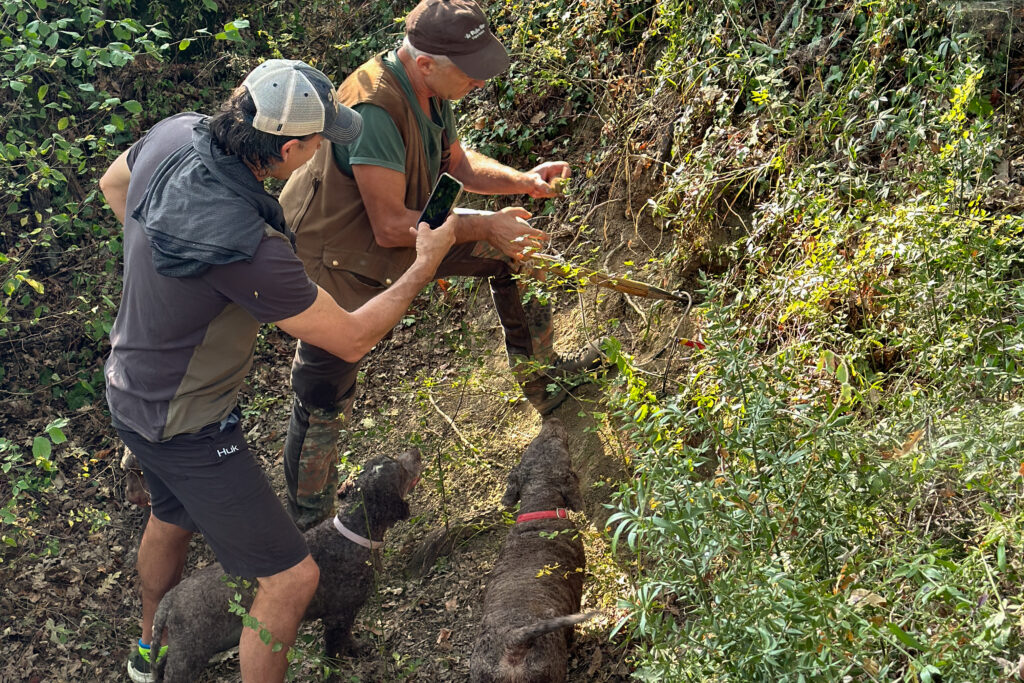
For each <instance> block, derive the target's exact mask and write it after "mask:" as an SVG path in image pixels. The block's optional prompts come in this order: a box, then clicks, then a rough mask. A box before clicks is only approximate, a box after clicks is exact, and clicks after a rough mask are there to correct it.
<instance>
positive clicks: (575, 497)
mask: <svg viewBox="0 0 1024 683" xmlns="http://www.w3.org/2000/svg"><path fill="white" fill-rule="evenodd" d="M561 493H562V497H563V498H565V505H566V507H568V508H569V509H570V510H582V509H583V494H582V493H581V492H580V478H579V477H577V476H576V473H575V472H573V471H572V470H570V471H569V473H568V474H567V475H566V476H565V479H563V480H562V491H561Z"/></svg>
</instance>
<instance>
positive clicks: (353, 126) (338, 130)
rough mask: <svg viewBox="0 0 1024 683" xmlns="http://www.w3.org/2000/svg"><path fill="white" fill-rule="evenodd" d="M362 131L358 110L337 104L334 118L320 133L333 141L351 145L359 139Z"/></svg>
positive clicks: (361, 121) (361, 119)
mask: <svg viewBox="0 0 1024 683" xmlns="http://www.w3.org/2000/svg"><path fill="white" fill-rule="evenodd" d="M362 132H363V117H362V116H360V115H359V112H357V111H354V110H352V109H349V108H348V107H346V106H345V105H343V104H339V105H338V112H337V114H336V115H335V117H334V120H333V121H331V122H329V123H328V124H327V125H326V126H325V127H324V129H323V130H322V131H321V132H320V134H321V135H323V136H324V137H325V138H327V139H328V140H330V141H331V142H333V143H336V144H339V145H351V144H352V143H353V142H355V141H356V140H358V139H359V136H360V135H361V134H362Z"/></svg>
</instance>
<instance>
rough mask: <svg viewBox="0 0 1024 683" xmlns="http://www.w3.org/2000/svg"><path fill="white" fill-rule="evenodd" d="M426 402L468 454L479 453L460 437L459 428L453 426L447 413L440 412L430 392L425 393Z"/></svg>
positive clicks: (453, 422) (453, 423) (478, 450)
mask: <svg viewBox="0 0 1024 683" xmlns="http://www.w3.org/2000/svg"><path fill="white" fill-rule="evenodd" d="M427 400H428V401H430V405H432V406H434V410H436V411H437V413H438V415H440V416H441V417H443V418H444V421H445V422H447V423H448V426H449V427H451V428H452V431H453V432H454V433H455V436H456V437H458V439H459V441H460V442H461V443H462V445H463V447H465V449H466V450H467V451H469V452H470V453H480V449H479V448H477V447H476V446H474V445H473V444H471V443H470V442H469V441H468V440H467V439H466V437H464V436H463V435H462V432H460V431H459V428H458V427H456V426H455V421H454V420H452V419H451V418H450V417H448V415H447V413H445V412H444V411H443V410H441V406H439V405H437V403H436V402H435V401H434V396H433V394H431V393H430V392H427Z"/></svg>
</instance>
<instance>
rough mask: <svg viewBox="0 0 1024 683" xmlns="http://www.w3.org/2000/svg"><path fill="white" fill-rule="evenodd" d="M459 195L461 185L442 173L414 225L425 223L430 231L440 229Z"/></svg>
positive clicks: (460, 193)
mask: <svg viewBox="0 0 1024 683" xmlns="http://www.w3.org/2000/svg"><path fill="white" fill-rule="evenodd" d="M461 195H462V183H460V182H459V181H458V180H456V179H455V178H453V177H452V176H450V175H448V174H447V173H442V174H441V177H440V178H438V179H437V184H436V185H434V190H433V191H432V192H431V193H430V199H428V200H427V205H426V207H424V209H423V213H421V214H420V219H419V220H418V221H417V222H416V225H419V224H420V223H426V224H427V225H429V226H430V229H431V230H433V229H435V228H439V227H441V224H442V223H444V222H445V219H447V218H448V214H449V213H451V211H452V208H453V207H454V206H455V202H457V201H459V196H461Z"/></svg>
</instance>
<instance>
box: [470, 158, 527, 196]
mask: <svg viewBox="0 0 1024 683" xmlns="http://www.w3.org/2000/svg"><path fill="white" fill-rule="evenodd" d="M452 175H454V176H455V177H456V178H458V179H459V180H461V181H462V183H463V185H465V188H466V190H468V191H469V192H474V193H476V194H526V193H527V192H529V190H530V188H531V187H532V185H533V183H532V182H530V181H529V180H528V179H527V177H526V174H525V173H522V172H521V171H517V170H516V169H514V168H512V167H511V166H506V165H505V164H503V163H501V162H500V161H496V160H494V159H492V158H490V157H488V156H484V155H483V154H480V153H479V152H474V151H473V150H471V149H467V150H464V155H463V158H462V162H461V163H460V164H459V166H458V168H456V169H453V172H452Z"/></svg>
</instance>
